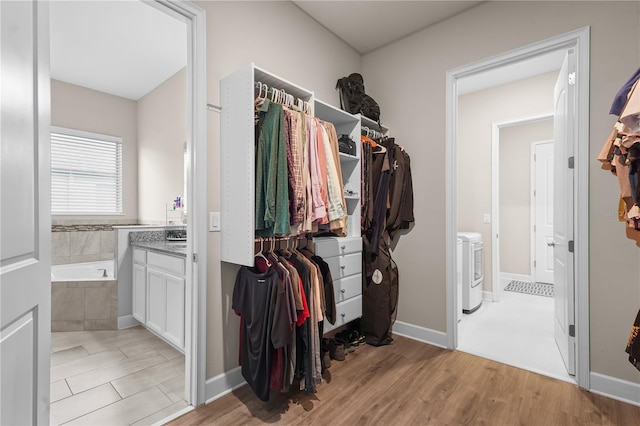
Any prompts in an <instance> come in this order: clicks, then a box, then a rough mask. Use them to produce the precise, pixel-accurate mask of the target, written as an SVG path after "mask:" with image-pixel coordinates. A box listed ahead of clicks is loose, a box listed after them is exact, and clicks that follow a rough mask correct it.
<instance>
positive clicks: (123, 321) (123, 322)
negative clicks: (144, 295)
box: [118, 315, 140, 330]
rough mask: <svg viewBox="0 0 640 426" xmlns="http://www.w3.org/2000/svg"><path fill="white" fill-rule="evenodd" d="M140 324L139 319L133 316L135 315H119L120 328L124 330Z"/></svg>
mask: <svg viewBox="0 0 640 426" xmlns="http://www.w3.org/2000/svg"><path fill="white" fill-rule="evenodd" d="M138 325H140V323H139V322H138V320H137V319H135V318H133V315H125V316H123V317H118V330H124V329H125V328H131V327H135V326H138Z"/></svg>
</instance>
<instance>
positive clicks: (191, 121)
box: [148, 0, 208, 406]
mask: <svg viewBox="0 0 640 426" xmlns="http://www.w3.org/2000/svg"><path fill="white" fill-rule="evenodd" d="M148 4H149V5H151V6H154V7H156V8H158V9H159V10H162V11H163V12H165V13H168V14H169V15H171V16H174V17H176V18H177V19H180V20H182V21H184V22H185V23H186V24H187V74H186V75H187V77H186V78H187V101H186V103H187V104H186V107H187V117H186V118H187V154H188V156H189V164H188V169H187V190H188V192H189V193H188V194H187V203H188V211H189V221H188V222H187V235H188V237H189V238H188V239H187V264H188V265H189V266H188V267H187V272H186V278H187V283H190V285H187V286H186V293H185V398H186V400H187V402H188V403H189V404H191V405H193V406H198V405H201V404H203V403H204V401H205V378H206V362H207V353H206V342H207V341H206V323H207V306H206V300H207V294H206V293H207V239H208V232H207V229H208V227H207V138H206V123H207V122H206V113H207V108H206V105H207V101H206V93H207V75H206V63H207V50H206V13H205V10H204V9H202V8H201V7H199V6H197V5H196V4H195V3H193V2H191V1H188V0H154V1H150V2H148ZM198 259H201V261H200V262H198Z"/></svg>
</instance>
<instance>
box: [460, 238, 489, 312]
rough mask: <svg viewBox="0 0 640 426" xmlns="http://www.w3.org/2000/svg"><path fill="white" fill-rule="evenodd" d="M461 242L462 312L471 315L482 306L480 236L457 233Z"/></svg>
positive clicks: (482, 270)
mask: <svg viewBox="0 0 640 426" xmlns="http://www.w3.org/2000/svg"><path fill="white" fill-rule="evenodd" d="M458 238H459V239H460V240H462V256H460V258H461V265H460V266H461V268H462V312H463V313H465V314H471V313H473V312H475V311H477V310H478V308H479V307H480V305H482V282H483V280H484V267H483V244H482V234H480V233H478V232H458Z"/></svg>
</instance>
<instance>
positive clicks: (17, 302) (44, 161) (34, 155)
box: [0, 1, 51, 425]
mask: <svg viewBox="0 0 640 426" xmlns="http://www.w3.org/2000/svg"><path fill="white" fill-rule="evenodd" d="M48 15H49V11H48V5H47V3H46V2H35V1H33V2H6V1H2V2H0V42H1V45H2V49H1V51H0V64H1V65H0V110H1V118H0V120H1V123H2V124H1V126H0V129H1V130H0V137H1V139H0V141H1V142H0V146H1V148H0V150H1V155H0V186H1V190H0V194H1V196H0V202H1V204H0V227H1V228H0V229H2V232H1V238H0V240H1V241H0V354H1V356H0V359H1V360H0V377H1V378H2V379H1V381H2V385H1V389H0V424H2V425H22V424H49V356H50V355H49V354H50V351H51V345H50V341H51V253H50V252H51V215H50V210H49V205H50V202H49V193H50V188H49V124H50V106H49V16H48Z"/></svg>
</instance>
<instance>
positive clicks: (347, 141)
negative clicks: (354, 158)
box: [338, 135, 356, 155]
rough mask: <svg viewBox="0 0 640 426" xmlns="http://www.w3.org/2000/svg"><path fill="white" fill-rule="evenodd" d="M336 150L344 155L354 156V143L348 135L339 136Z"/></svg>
mask: <svg viewBox="0 0 640 426" xmlns="http://www.w3.org/2000/svg"><path fill="white" fill-rule="evenodd" d="M338 150H339V151H340V152H343V153H345V154H349V155H356V143H355V142H354V141H352V140H351V138H350V137H349V135H341V136H340V139H338Z"/></svg>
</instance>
